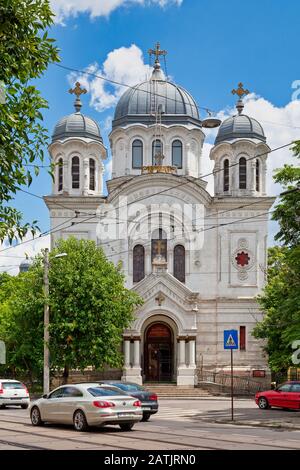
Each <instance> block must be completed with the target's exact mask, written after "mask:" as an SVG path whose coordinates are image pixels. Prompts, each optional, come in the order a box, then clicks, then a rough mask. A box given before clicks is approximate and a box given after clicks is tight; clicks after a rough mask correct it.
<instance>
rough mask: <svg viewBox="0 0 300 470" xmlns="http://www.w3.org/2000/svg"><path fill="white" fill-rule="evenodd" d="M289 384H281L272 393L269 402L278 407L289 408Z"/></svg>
mask: <svg viewBox="0 0 300 470" xmlns="http://www.w3.org/2000/svg"><path fill="white" fill-rule="evenodd" d="M290 390H291V385H290V384H283V385H280V387H278V388H277V389H276V390H274V391H275V393H274V396H273V400H272V402H271V403H270V404H271V405H273V406H278V407H280V408H289V400H290V398H289V397H290Z"/></svg>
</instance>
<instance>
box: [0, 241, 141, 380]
mask: <svg viewBox="0 0 300 470" xmlns="http://www.w3.org/2000/svg"><path fill="white" fill-rule="evenodd" d="M59 253H66V254H67V256H64V257H62V258H56V257H55V256H56V255H57V254H59ZM49 266H50V269H49V285H50V293H49V299H48V301H49V305H50V343H49V347H50V357H51V367H52V369H56V370H61V369H64V371H65V375H66V376H67V375H68V371H69V369H75V368H76V369H81V370H83V369H84V368H85V367H87V366H94V367H95V368H98V369H101V368H103V367H104V366H111V367H120V366H121V364H122V353H121V342H122V333H123V331H124V329H126V328H128V327H129V326H130V324H131V322H132V320H133V318H134V317H133V312H134V310H135V308H136V307H137V306H138V305H139V304H140V303H141V299H140V298H139V297H138V296H137V295H136V294H135V293H134V292H132V291H130V290H128V289H126V288H125V287H124V276H123V274H122V273H121V270H120V267H115V266H114V264H113V263H111V262H108V261H107V259H106V258H105V255H104V253H103V251H102V249H101V248H97V247H96V246H95V243H94V242H92V241H88V240H77V239H75V238H69V239H68V240H66V241H64V240H60V241H59V242H58V243H57V246H56V248H55V249H54V250H53V251H52V252H51V254H50V262H49ZM5 276H7V277H6V278H3V280H2V282H1V278H0V339H3V340H4V341H5V342H6V346H7V351H8V366H10V367H11V368H12V367H16V368H17V370H31V371H33V373H35V374H36V373H37V371H38V372H39V373H40V372H41V371H42V357H43V306H44V294H43V260H42V257H41V256H40V257H38V258H36V260H35V263H34V265H33V266H32V267H31V268H30V270H29V271H28V272H27V273H23V274H20V275H18V276H15V277H11V276H8V275H5ZM29 368H30V369H29Z"/></svg>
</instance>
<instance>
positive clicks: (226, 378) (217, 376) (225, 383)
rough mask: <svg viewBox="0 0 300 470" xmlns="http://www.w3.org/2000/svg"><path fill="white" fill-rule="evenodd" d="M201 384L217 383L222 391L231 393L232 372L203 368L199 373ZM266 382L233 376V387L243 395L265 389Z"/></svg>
mask: <svg viewBox="0 0 300 470" xmlns="http://www.w3.org/2000/svg"><path fill="white" fill-rule="evenodd" d="M198 379H199V385H200V386H203V385H208V386H209V385H215V386H216V387H217V388H219V390H220V392H222V393H227V392H228V393H229V392H230V388H231V375H230V373H224V372H214V371H210V370H202V371H201V372H200V373H199V377H198ZM265 388H266V383H265V382H264V383H263V382H258V381H256V380H253V379H250V378H248V377H241V376H237V375H234V376H233V389H234V392H235V393H238V394H242V395H253V394H255V393H256V392H259V391H262V390H265Z"/></svg>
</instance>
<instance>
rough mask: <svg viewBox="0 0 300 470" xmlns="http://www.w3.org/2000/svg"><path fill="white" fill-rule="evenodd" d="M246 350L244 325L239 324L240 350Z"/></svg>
mask: <svg viewBox="0 0 300 470" xmlns="http://www.w3.org/2000/svg"><path fill="white" fill-rule="evenodd" d="M245 350H246V327H245V326H240V351H245Z"/></svg>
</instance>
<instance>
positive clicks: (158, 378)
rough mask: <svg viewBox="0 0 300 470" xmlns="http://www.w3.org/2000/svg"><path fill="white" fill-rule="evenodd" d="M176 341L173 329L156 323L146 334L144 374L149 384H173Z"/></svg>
mask: <svg viewBox="0 0 300 470" xmlns="http://www.w3.org/2000/svg"><path fill="white" fill-rule="evenodd" d="M173 354H174V340H173V333H172V330H171V328H170V327H169V326H168V325H166V324H165V323H154V324H152V325H150V326H149V327H148V328H147V330H146V332H145V350H144V372H145V380H146V381H149V382H171V380H172V375H173Z"/></svg>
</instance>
